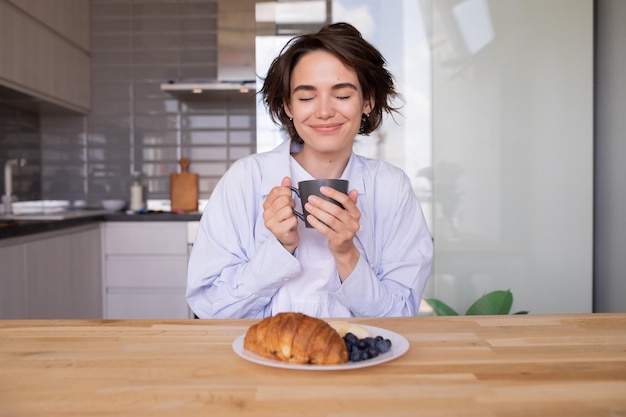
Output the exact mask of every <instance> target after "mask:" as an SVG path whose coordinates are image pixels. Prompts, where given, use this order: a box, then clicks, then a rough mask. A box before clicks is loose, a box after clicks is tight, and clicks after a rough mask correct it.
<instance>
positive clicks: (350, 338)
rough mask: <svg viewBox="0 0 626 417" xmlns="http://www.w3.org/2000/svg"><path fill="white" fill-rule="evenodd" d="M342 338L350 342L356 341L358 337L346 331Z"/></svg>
mask: <svg viewBox="0 0 626 417" xmlns="http://www.w3.org/2000/svg"><path fill="white" fill-rule="evenodd" d="M343 339H344V340H345V341H346V343H352V344H354V343H357V342H358V341H359V338H358V337H356V336H355V335H354V334H352V333H346V334H345V336H344V337H343Z"/></svg>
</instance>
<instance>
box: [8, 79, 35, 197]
mask: <svg viewBox="0 0 626 417" xmlns="http://www.w3.org/2000/svg"><path fill="white" fill-rule="evenodd" d="M2 90H3V91H0V96H2V97H4V95H3V94H7V93H8V92H6V91H4V89H2ZM8 94H10V93H8ZM11 99H13V97H11ZM0 101H1V100H0ZM40 142H41V140H40V135H39V117H38V115H37V113H35V112H33V111H30V110H26V109H22V108H16V107H12V106H7V105H4V104H1V103H0V162H1V165H0V177H1V178H2V182H1V183H2V190H1V191H0V194H4V192H5V189H4V169H3V168H4V163H5V161H7V160H9V159H17V158H25V159H26V161H27V164H26V165H25V166H23V167H19V166H15V167H13V168H12V178H13V184H12V186H13V194H15V195H17V196H20V198H21V199H22V200H34V199H38V198H39V195H40V188H41V182H40V178H41V169H40V161H41V149H40V146H39V144H40Z"/></svg>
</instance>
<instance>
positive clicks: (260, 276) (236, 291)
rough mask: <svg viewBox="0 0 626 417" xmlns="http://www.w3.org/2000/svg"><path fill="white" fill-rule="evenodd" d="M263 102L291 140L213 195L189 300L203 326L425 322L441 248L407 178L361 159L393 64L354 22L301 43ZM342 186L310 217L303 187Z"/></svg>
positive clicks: (249, 161)
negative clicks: (297, 190) (423, 307)
mask: <svg viewBox="0 0 626 417" xmlns="http://www.w3.org/2000/svg"><path fill="white" fill-rule="evenodd" d="M261 94H262V95H263V99H264V101H265V103H266V105H267V107H268V110H269V113H270V116H271V117H272V120H274V121H275V122H277V123H279V124H281V125H282V126H283V127H284V128H285V130H286V131H287V133H288V135H289V137H290V140H288V141H285V142H284V143H282V144H281V145H279V146H278V147H276V148H275V149H274V150H272V151H269V152H265V153H260V154H256V155H251V156H248V157H245V158H242V159H240V160H238V161H237V162H236V163H235V164H233V166H232V167H231V168H230V169H229V170H228V172H226V174H225V175H224V176H223V177H222V179H221V180H220V182H219V183H218V185H217V186H216V188H215V191H214V192H213V194H212V195H211V199H210V200H209V202H208V204H207V207H206V209H205V212H204V214H203V216H202V219H201V222H200V227H199V230H198V235H197V237H196V242H195V244H194V247H193V250H192V253H191V257H190V261H189V272H188V287H187V300H188V303H189V306H190V307H191V309H192V310H193V312H194V313H195V314H196V315H197V316H198V317H200V318H244V317H254V318H262V317H267V316H270V315H275V314H276V313H278V312H282V311H296V312H302V313H305V314H308V315H311V316H315V317H359V316H410V315H415V314H416V312H417V309H418V307H419V303H420V299H421V295H422V292H423V290H424V286H425V285H426V281H427V279H428V276H429V274H430V269H431V264H432V239H431V237H430V234H429V231H428V228H427V226H426V223H425V222H424V217H423V214H422V210H421V208H420V206H419V203H418V201H417V199H416V197H415V194H414V193H413V191H412V188H411V184H410V181H409V179H408V178H407V176H406V175H405V174H404V172H403V171H402V170H400V169H399V168H396V167H394V166H392V165H390V164H388V163H385V162H383V161H378V160H373V159H367V158H364V157H361V156H358V155H356V154H354V153H353V152H352V145H353V143H354V138H355V136H356V135H357V133H361V134H369V133H371V132H373V131H374V130H375V129H376V128H377V127H379V126H380V124H381V122H382V117H383V113H384V112H386V113H392V112H393V111H396V109H395V108H393V107H392V105H391V101H392V99H393V98H394V97H396V96H397V95H398V94H397V92H396V91H395V88H394V85H393V78H392V76H391V74H390V73H389V72H388V71H387V70H386V69H385V61H384V58H383V57H382V55H381V54H380V53H379V52H378V51H377V50H376V48H374V47H373V46H372V45H370V44H369V43H368V42H366V41H365V40H364V39H363V38H362V37H361V34H360V33H359V32H358V31H357V30H356V29H355V28H354V27H352V26H351V25H349V24H346V23H337V24H333V25H327V26H325V27H323V28H322V29H321V30H320V31H319V32H317V33H314V34H308V35H302V36H298V37H296V38H294V39H292V40H291V41H290V42H289V43H288V44H287V45H286V46H285V48H284V49H283V51H282V52H281V54H280V55H279V56H278V57H277V58H276V59H275V60H274V61H273V63H272V65H271V66H270V69H269V71H268V74H267V77H266V78H265V80H264V84H263V87H262V89H261ZM313 178H342V179H346V180H348V181H349V183H350V188H351V190H350V191H349V193H348V194H344V193H341V192H339V191H336V190H334V189H332V188H326V187H323V188H322V189H321V192H322V194H324V195H325V196H327V197H330V198H332V199H334V200H336V201H337V202H339V203H341V205H342V206H343V209H342V208H340V207H338V206H336V205H335V204H332V203H330V202H328V201H325V200H323V199H321V198H314V197H312V198H310V199H309V200H308V202H307V203H306V209H307V211H308V212H309V213H310V216H309V217H308V221H309V222H310V223H311V225H312V226H313V228H306V227H305V226H304V222H302V221H299V219H298V217H296V216H295V215H294V213H293V210H294V209H295V210H297V211H299V212H302V211H301V210H302V207H300V202H299V201H298V200H299V199H297V198H296V199H294V198H293V194H292V191H291V189H290V188H289V187H290V186H291V185H293V184H297V183H298V182H299V181H303V180H308V179H313Z"/></svg>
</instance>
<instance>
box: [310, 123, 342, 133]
mask: <svg viewBox="0 0 626 417" xmlns="http://www.w3.org/2000/svg"><path fill="white" fill-rule="evenodd" d="M311 127H312V128H313V129H314V130H316V131H318V132H321V133H329V132H335V131H337V130H338V129H339V128H340V127H341V124H339V123H333V124H328V125H313V126H311Z"/></svg>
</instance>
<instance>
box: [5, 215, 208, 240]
mask: <svg viewBox="0 0 626 417" xmlns="http://www.w3.org/2000/svg"><path fill="white" fill-rule="evenodd" d="M201 216H202V214H201V213H200V212H197V213H187V214H178V213H170V212H149V213H144V214H127V213H126V212H111V211H106V210H70V211H64V212H58V213H46V214H34V215H29V214H25V215H19V216H0V239H5V238H10V237H18V236H26V235H32V234H36V233H43V232H50V231H55V230H61V229H66V228H69V227H75V226H80V225H84V224H88V223H93V222H102V221H116V222H119V221H133V222H136V221H168V222H169V221H199V220H200V217H201Z"/></svg>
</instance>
